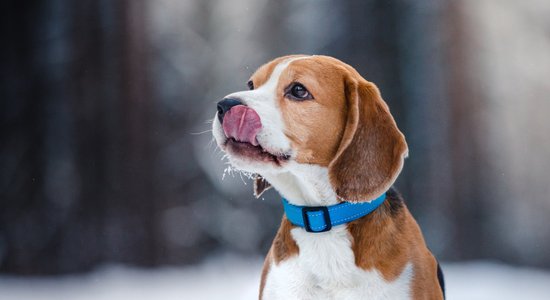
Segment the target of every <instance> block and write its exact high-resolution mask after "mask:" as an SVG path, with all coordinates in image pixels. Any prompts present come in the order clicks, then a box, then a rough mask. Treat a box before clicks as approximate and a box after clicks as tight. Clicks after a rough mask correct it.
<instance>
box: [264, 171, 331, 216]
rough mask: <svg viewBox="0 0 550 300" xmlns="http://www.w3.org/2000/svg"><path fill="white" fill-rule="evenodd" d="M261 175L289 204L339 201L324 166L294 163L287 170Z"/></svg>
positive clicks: (304, 204)
mask: <svg viewBox="0 0 550 300" xmlns="http://www.w3.org/2000/svg"><path fill="white" fill-rule="evenodd" d="M262 176H263V177H264V178H265V179H266V180H267V181H268V182H269V183H270V184H271V185H272V186H273V187H274V188H275V189H276V190H277V191H278V192H279V193H280V194H281V196H283V197H284V198H286V199H287V200H288V201H289V202H290V203H291V204H294V205H299V206H329V205H334V204H338V203H339V201H338V200H337V196H336V193H335V192H334V189H333V188H332V186H331V184H330V181H329V176H328V169H327V168H325V167H320V166H316V165H305V164H294V165H292V166H290V168H289V171H287V172H281V173H268V174H262Z"/></svg>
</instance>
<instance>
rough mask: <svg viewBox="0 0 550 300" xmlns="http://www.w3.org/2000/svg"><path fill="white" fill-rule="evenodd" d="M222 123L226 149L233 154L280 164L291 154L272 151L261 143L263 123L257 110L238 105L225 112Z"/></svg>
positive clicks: (257, 160)
mask: <svg viewBox="0 0 550 300" xmlns="http://www.w3.org/2000/svg"><path fill="white" fill-rule="evenodd" d="M220 121H221V123H222V124H221V125H222V128H223V133H224V135H225V138H226V140H225V142H224V145H223V146H224V147H223V148H224V150H225V151H226V152H228V154H230V155H232V156H236V157H239V158H246V159H249V160H252V161H256V162H264V163H274V164H275V165H277V166H280V165H281V164H282V163H283V162H285V161H287V160H289V158H290V155H288V154H284V153H283V154H279V153H276V152H274V151H270V150H268V149H266V148H264V147H262V145H261V144H260V143H259V141H258V138H257V137H258V134H259V133H260V131H261V129H262V127H263V125H262V122H261V119H260V116H259V115H258V113H256V111H254V110H253V109H251V108H250V107H247V106H244V105H236V106H234V107H232V108H231V109H230V110H229V111H227V112H226V113H224V116H223V118H221V120H220Z"/></svg>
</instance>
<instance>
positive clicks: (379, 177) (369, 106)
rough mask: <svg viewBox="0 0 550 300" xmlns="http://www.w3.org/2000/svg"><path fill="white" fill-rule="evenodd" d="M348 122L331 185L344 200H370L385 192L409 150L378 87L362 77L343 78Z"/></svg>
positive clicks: (331, 171) (332, 169)
mask: <svg viewBox="0 0 550 300" xmlns="http://www.w3.org/2000/svg"><path fill="white" fill-rule="evenodd" d="M346 101H347V104H348V116H347V123H346V127H345V130H344V134H343V137H342V141H341V142H340V146H339V148H338V151H337V152H336V155H335V157H334V159H333V160H332V161H331V163H330V165H329V177H330V182H331V184H332V186H333V188H334V190H335V191H336V194H337V196H338V197H340V198H341V200H345V201H370V200H373V199H375V198H377V197H378V196H380V195H382V193H384V192H386V191H387V190H388V189H389V188H390V187H391V185H392V184H393V183H394V182H395V180H396V179H397V176H398V175H399V173H400V172H401V169H402V168H403V160H404V159H405V157H406V156H407V153H408V148H407V143H406V142H405V137H404V136H403V134H402V133H401V132H400V131H399V129H398V128H397V125H396V124H395V121H394V119H393V117H392V116H391V114H390V111H389V108H388V106H387V105H386V103H385V102H384V100H382V97H381V96H380V92H379V91H378V88H377V87H376V86H375V85H374V84H373V83H370V82H368V81H366V80H364V79H362V78H360V79H355V78H352V77H351V76H350V77H348V78H347V79H346Z"/></svg>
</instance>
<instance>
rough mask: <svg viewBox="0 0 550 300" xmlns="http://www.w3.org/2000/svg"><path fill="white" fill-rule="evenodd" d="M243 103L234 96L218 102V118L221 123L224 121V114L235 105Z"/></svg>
mask: <svg viewBox="0 0 550 300" xmlns="http://www.w3.org/2000/svg"><path fill="white" fill-rule="evenodd" d="M239 104H242V103H241V101H239V100H237V99H232V98H225V99H223V100H222V101H220V102H218V120H220V123H223V116H224V115H225V113H226V112H228V111H229V110H230V109H231V108H232V107H233V106H236V105H239Z"/></svg>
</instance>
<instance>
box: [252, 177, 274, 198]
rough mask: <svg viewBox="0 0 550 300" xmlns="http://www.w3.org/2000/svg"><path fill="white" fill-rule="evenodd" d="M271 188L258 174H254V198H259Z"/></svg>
mask: <svg viewBox="0 0 550 300" xmlns="http://www.w3.org/2000/svg"><path fill="white" fill-rule="evenodd" d="M270 188H271V184H269V182H267V180H265V178H263V177H262V176H260V175H259V174H254V196H255V197H256V198H260V196H261V195H262V194H263V193H264V192H265V191H267V190H269V189H270Z"/></svg>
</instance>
